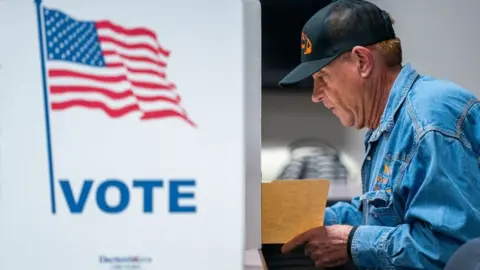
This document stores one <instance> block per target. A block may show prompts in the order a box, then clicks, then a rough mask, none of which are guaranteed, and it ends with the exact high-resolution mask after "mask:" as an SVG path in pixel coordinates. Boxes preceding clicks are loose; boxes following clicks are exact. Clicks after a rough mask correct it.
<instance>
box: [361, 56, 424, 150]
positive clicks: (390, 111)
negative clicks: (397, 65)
mask: <svg viewBox="0 0 480 270" xmlns="http://www.w3.org/2000/svg"><path fill="white" fill-rule="evenodd" d="M418 76H419V74H418V73H417V71H416V70H415V69H414V68H413V67H412V66H411V65H410V64H406V65H404V66H403V67H402V69H401V71H400V73H399V74H398V76H397V78H396V79H395V82H394V83H393V86H392V89H391V90H390V94H389V96H388V101H387V106H385V110H384V111H383V114H382V117H381V118H380V124H379V126H378V128H377V129H376V130H371V131H369V132H367V138H368V140H369V141H375V140H377V139H378V137H380V135H381V133H382V132H384V131H387V132H389V131H391V130H392V129H393V126H394V124H395V114H396V113H397V112H398V110H399V109H400V107H401V106H402V105H403V103H404V102H405V98H406V96H407V93H408V92H409V91H410V89H411V88H412V86H413V83H414V82H415V81H416V79H417V78H418Z"/></svg>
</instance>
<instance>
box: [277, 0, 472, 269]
mask: <svg viewBox="0 0 480 270" xmlns="http://www.w3.org/2000/svg"><path fill="white" fill-rule="evenodd" d="M392 24H393V22H392V19H391V18H390V16H389V15H388V14H387V13H386V12H385V11H383V10H381V9H379V8H378V7H377V6H375V5H374V4H372V3H370V2H367V1H361V0H338V1H334V2H333V3H332V4H330V5H329V6H327V7H325V8H323V9H322V10H320V11H319V12H317V13H316V14H315V15H314V16H313V17H312V18H311V19H310V20H309V21H308V22H307V23H306V24H305V26H304V28H303V33H302V63H301V64H300V65H299V66H298V67H297V68H295V70H293V71H292V72H291V73H290V74H288V75H287V76H286V77H285V78H284V79H283V80H282V81H281V82H280V85H281V86H286V85H290V84H294V83H296V82H298V81H300V80H302V79H304V78H306V77H308V76H313V79H314V89H313V95H312V100H313V101H314V102H322V103H323V104H324V105H325V107H327V108H328V109H330V110H331V111H332V112H333V114H335V115H336V116H337V117H338V118H339V119H340V121H341V122H342V124H343V125H344V126H346V127H354V128H356V129H362V128H367V129H368V130H369V132H368V133H367V135H366V138H365V147H366V158H365V161H364V163H363V165H362V181H363V193H364V194H363V195H361V196H360V197H358V198H355V199H353V200H352V202H351V203H349V204H347V203H338V204H336V205H334V206H332V207H330V208H327V210H326V213H325V226H321V227H318V228H314V229H312V230H309V231H307V232H305V233H302V234H300V235H298V236H297V237H295V238H293V239H292V240H291V241H290V242H288V243H286V244H285V245H284V246H283V252H289V251H291V250H293V249H295V248H297V247H302V246H304V247H305V252H306V254H308V255H309V256H310V257H311V258H312V260H313V261H315V264H316V265H317V266H325V267H332V266H338V265H342V264H344V263H346V262H353V264H354V265H355V266H356V267H357V268H359V269H443V268H444V267H445V265H446V263H447V261H448V260H449V258H450V257H451V256H452V254H453V253H454V252H455V251H456V250H457V249H458V248H459V247H460V246H461V245H462V244H463V243H465V242H467V241H468V240H470V239H473V238H476V237H479V236H480V101H479V99H478V98H477V97H475V96H474V95H473V94H472V93H471V92H469V91H467V90H464V89H462V88H461V87H460V86H458V85H456V84H454V83H452V82H448V81H442V80H438V79H435V78H431V77H427V76H422V75H419V74H418V73H417V72H416V71H415V69H414V68H413V67H412V66H410V65H404V66H402V64H401V63H402V49H401V44H400V40H399V39H398V38H397V37H396V35H395V32H394V30H393V26H392ZM432 61H441V56H439V58H438V59H432Z"/></svg>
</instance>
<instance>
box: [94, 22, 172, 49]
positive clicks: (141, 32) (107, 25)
mask: <svg viewBox="0 0 480 270" xmlns="http://www.w3.org/2000/svg"><path fill="white" fill-rule="evenodd" d="M95 26H96V28H97V29H110V30H112V31H114V32H116V33H119V34H124V35H127V36H147V37H150V38H151V39H153V40H154V41H155V43H157V44H158V42H157V40H158V39H157V35H156V34H155V33H154V32H153V31H150V30H148V29H146V28H143V27H138V28H130V29H127V28H125V27H123V26H120V25H117V24H114V23H112V22H111V21H106V20H105V21H98V22H96V23H95ZM158 50H159V51H160V52H161V53H162V54H164V55H166V56H168V55H170V51H169V50H167V49H165V48H163V47H161V46H160V45H159V46H158Z"/></svg>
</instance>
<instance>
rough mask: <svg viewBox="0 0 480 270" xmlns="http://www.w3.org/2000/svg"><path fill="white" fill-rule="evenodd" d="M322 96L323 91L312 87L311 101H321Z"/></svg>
mask: <svg viewBox="0 0 480 270" xmlns="http://www.w3.org/2000/svg"><path fill="white" fill-rule="evenodd" d="M322 98H323V91H321V90H320V89H313V93H312V101H313V102H314V103H319V102H321V101H322Z"/></svg>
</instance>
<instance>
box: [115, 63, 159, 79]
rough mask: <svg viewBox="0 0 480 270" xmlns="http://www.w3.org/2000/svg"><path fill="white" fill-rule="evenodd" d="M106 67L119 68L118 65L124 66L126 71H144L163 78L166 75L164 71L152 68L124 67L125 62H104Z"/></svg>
mask: <svg viewBox="0 0 480 270" xmlns="http://www.w3.org/2000/svg"><path fill="white" fill-rule="evenodd" d="M106 65H107V67H111V68H119V67H125V68H126V69H127V71H128V72H130V73H144V74H148V75H157V76H158V77H160V78H162V79H165V78H166V77H167V76H166V74H165V72H159V71H156V70H153V69H144V68H130V67H126V66H125V64H123V63H106Z"/></svg>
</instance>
